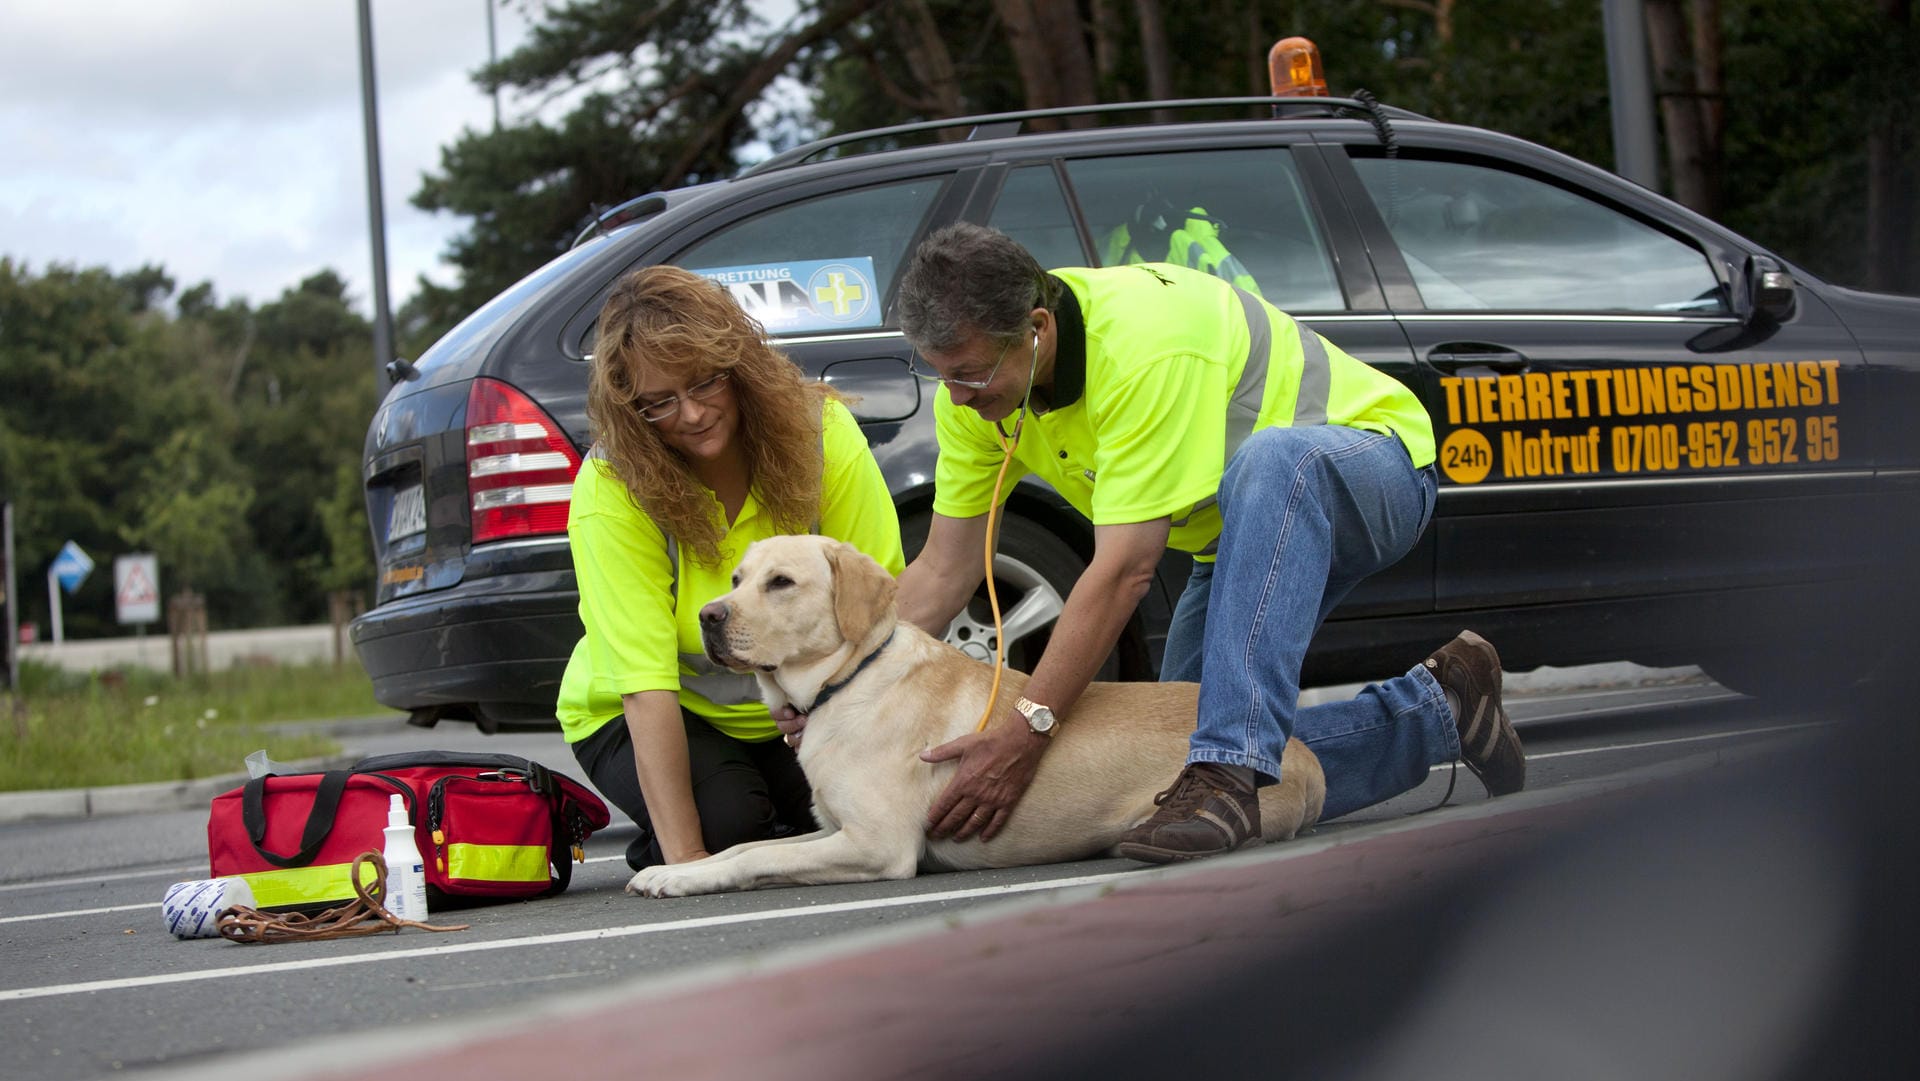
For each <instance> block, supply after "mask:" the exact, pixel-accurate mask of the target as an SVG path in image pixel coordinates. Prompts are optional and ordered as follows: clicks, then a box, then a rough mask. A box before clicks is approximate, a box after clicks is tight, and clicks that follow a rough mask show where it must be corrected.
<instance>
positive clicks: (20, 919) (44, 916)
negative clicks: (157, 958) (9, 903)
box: [0, 901, 160, 923]
mask: <svg viewBox="0 0 1920 1081" xmlns="http://www.w3.org/2000/svg"><path fill="white" fill-rule="evenodd" d="M159 907H160V902H158V901H155V902H153V903H152V904H145V905H114V906H113V907H112V908H63V909H60V910H59V911H58V912H34V913H31V914H29V915H25V916H0V923H25V922H26V921H28V920H50V919H53V918H54V917H56V916H98V915H100V914H101V913H102V912H133V911H135V910H137V909H143V908H144V909H150V910H157V909H159Z"/></svg>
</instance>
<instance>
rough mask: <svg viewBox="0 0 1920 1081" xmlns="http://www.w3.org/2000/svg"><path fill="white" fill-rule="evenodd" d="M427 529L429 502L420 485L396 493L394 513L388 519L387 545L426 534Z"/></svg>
mask: <svg viewBox="0 0 1920 1081" xmlns="http://www.w3.org/2000/svg"><path fill="white" fill-rule="evenodd" d="M426 529H427V500H426V496H425V495H424V494H423V493H422V492H421V489H420V486H419V485H418V484H415V485H412V486H411V487H407V488H402V489H400V490H399V491H398V492H396V493H394V497H393V512H392V514H390V515H389V516H388V518H387V543H388V544H392V543H393V542H394V541H397V540H399V539H400V538H402V537H411V536H413V535H414V534H415V533H424V532H426Z"/></svg>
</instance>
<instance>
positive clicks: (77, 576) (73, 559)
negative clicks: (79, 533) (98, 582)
mask: <svg viewBox="0 0 1920 1081" xmlns="http://www.w3.org/2000/svg"><path fill="white" fill-rule="evenodd" d="M52 570H53V577H54V579H55V580H56V581H58V582H59V583H60V588H61V589H64V590H66V591H67V592H68V593H72V592H73V591H74V590H76V589H79V588H80V583H82V582H84V581H86V580H87V575H89V574H92V573H93V560H92V559H91V558H89V557H88V555H87V553H85V552H83V551H81V550H80V546H79V545H77V544H75V543H73V542H72V541H68V542H67V543H66V544H64V545H62V546H61V548H60V554H59V555H57V556H54V557H53V567H52Z"/></svg>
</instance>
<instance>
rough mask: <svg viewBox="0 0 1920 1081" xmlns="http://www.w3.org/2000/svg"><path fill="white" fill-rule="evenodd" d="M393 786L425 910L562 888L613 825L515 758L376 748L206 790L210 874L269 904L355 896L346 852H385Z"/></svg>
mask: <svg viewBox="0 0 1920 1081" xmlns="http://www.w3.org/2000/svg"><path fill="white" fill-rule="evenodd" d="M396 793H397V794H398V795H399V796H400V797H401V798H402V799H403V800H405V802H406V805H407V815H408V819H409V820H410V821H411V822H412V823H413V827H414V840H415V843H417V844H418V845H419V846H420V854H421V856H422V857H423V858H424V860H425V861H426V875H427V893H428V903H429V904H430V905H431V904H434V903H436V902H437V903H445V902H446V901H447V900H448V899H449V898H456V897H463V898H485V897H493V898H522V897H544V896H548V895H550V894H555V893H559V892H560V891H562V890H564V889H566V888H567V883H568V882H569V881H571V880H572V877H573V860H575V859H579V860H584V859H585V852H584V850H583V848H582V846H583V845H584V844H585V843H586V839H587V837H588V836H589V835H591V834H592V833H593V832H594V831H596V830H601V829H605V828H606V826H607V823H608V821H609V820H610V816H609V815H608V813H607V805H606V804H605V803H602V802H601V800H600V797H599V796H596V795H594V794H593V792H592V790H590V789H588V788H587V787H586V786H585V785H582V784H581V783H580V782H578V781H575V780H573V779H572V778H571V777H567V776H564V775H562V774H559V773H555V772H553V771H552V770H549V769H547V768H546V767H545V766H542V765H540V764H539V763H538V762H533V761H531V760H529V759H525V758H521V757H519V756H517V755H509V754H473V753H460V752H453V751H407V752H403V753H400V754H390V755H376V756H374V757H371V758H364V759H361V760H360V761H359V762H356V763H354V765H353V768H352V769H348V770H331V771H328V772H326V773H299V774H289V775H285V776H281V775H275V774H269V775H267V776H265V777H256V778H253V779H252V780H249V781H248V782H247V783H246V784H244V785H242V786H241V787H239V788H236V789H233V790H232V791H230V792H223V793H221V794H220V795H218V796H215V797H214V800H213V810H212V814H211V816H210V817H209V818H208V819H207V856H208V863H209V864H210V869H211V872H212V877H214V878H225V877H228V876H234V877H238V878H242V879H245V880H246V882H247V884H248V885H249V886H250V887H252V889H253V896H254V901H255V907H257V908H260V909H266V910H312V909H318V908H325V907H328V906H331V905H336V904H340V903H343V902H345V901H349V900H352V899H353V896H354V892H353V883H352V881H351V880H350V878H349V872H350V870H351V868H352V865H353V860H354V857H356V856H358V855H360V854H361V853H363V852H367V851H375V852H377V851H380V850H381V848H382V847H383V843H384V841H385V837H384V835H383V833H382V831H383V830H384V829H385V828H386V825H387V805H388V799H389V797H391V796H393V795H395V794H396ZM361 873H362V876H363V877H367V876H370V874H371V869H370V868H362V872H361Z"/></svg>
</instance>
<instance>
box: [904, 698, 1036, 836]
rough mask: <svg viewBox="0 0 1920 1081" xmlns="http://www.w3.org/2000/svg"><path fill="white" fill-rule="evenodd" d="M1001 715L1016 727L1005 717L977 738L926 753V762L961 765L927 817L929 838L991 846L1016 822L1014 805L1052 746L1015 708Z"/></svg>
mask: <svg viewBox="0 0 1920 1081" xmlns="http://www.w3.org/2000/svg"><path fill="white" fill-rule="evenodd" d="M1002 713H1003V714H1011V715H1012V718H1013V719H1012V721H1008V720H1007V718H1006V716H1002V717H1001V718H1000V719H999V723H996V724H992V725H989V726H988V727H987V730H986V731H985V732H972V733H969V734H967V735H964V736H961V737H960V738H959V739H956V740H952V741H950V742H947V743H943V744H941V745H940V746H938V747H935V748H933V749H931V750H927V751H923V752H921V754H920V760H921V761H923V762H946V761H950V760H952V759H956V758H957V759H959V760H960V766H959V768H958V769H957V770H956V771H955V772H954V775H953V780H951V781H948V782H947V787H946V790H945V791H943V792H941V793H940V798H939V799H936V800H934V801H933V806H932V807H931V808H929V809H928V811H927V836H929V837H932V838H933V839H935V840H947V839H952V840H955V841H965V840H969V839H971V838H974V837H979V838H980V839H981V840H982V841H991V840H993V839H994V837H996V836H997V835H998V834H999V833H1000V831H1001V830H1002V829H1004V828H1005V827H1006V824H1007V820H1008V819H1009V818H1011V817H1013V808H1014V805H1015V804H1017V803H1019V802H1020V797H1021V796H1023V795H1025V794H1026V791H1027V786H1028V785H1031V784H1032V783H1033V775H1034V773H1035V772H1037V771H1038V770H1039V768H1040V756H1041V754H1042V753H1044V752H1045V751H1046V749H1047V743H1046V740H1045V739H1044V738H1041V737H1039V736H1035V735H1034V734H1033V731H1032V729H1030V728H1028V727H1027V723H1026V720H1025V719H1024V718H1022V717H1020V716H1019V715H1018V714H1016V713H1013V712H1012V708H1011V707H1006V708H1005V709H1003V710H1002Z"/></svg>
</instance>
